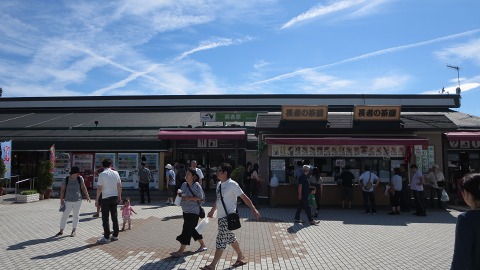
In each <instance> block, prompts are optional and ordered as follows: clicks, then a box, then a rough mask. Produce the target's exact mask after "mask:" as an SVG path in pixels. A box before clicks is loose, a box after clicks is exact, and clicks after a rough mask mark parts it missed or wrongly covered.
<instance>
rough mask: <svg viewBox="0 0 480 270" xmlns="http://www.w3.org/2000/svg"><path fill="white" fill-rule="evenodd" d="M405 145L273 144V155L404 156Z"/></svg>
mask: <svg viewBox="0 0 480 270" xmlns="http://www.w3.org/2000/svg"><path fill="white" fill-rule="evenodd" d="M404 155H405V146H404V145H272V156H273V157H403V156H404Z"/></svg>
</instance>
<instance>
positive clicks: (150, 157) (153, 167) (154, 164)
mask: <svg viewBox="0 0 480 270" xmlns="http://www.w3.org/2000/svg"><path fill="white" fill-rule="evenodd" d="M141 160H142V161H145V163H146V164H145V166H146V167H147V168H148V169H149V170H150V174H151V175H152V178H153V179H152V180H150V189H158V188H159V182H160V174H159V170H158V164H159V163H160V162H159V160H158V154H157V153H142V154H141Z"/></svg>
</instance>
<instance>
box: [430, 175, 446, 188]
mask: <svg viewBox="0 0 480 270" xmlns="http://www.w3.org/2000/svg"><path fill="white" fill-rule="evenodd" d="M433 175H434V176H435V179H437V186H438V187H439V188H443V187H445V181H444V180H442V181H438V178H437V175H436V174H435V173H434V174H433Z"/></svg>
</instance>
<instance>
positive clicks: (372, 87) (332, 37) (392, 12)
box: [0, 0, 480, 116]
mask: <svg viewBox="0 0 480 270" xmlns="http://www.w3.org/2000/svg"><path fill="white" fill-rule="evenodd" d="M479 11H480V1H478V0H465V1H446V0H422V1H413V0H409V1H408V0H345V1H310V0H302V1H298V0H278V1H276V0H242V1H238V0H234V1H230V0H217V1H213V0H185V1H180V0H162V1H154V0H131V1H127V0H115V1H106V0H104V1H93V0H90V1H82V0H76V1H57V0H43V1H37V0H23V1H18V0H2V1H1V2H0V22H1V23H0V86H2V87H3V89H4V94H3V96H4V97H31V96H84V95H92V96H101V95H186V94H193V95H195V94H212V95H213V94H249V95H255V94H259V93H264V94H272V93H276V94H295V93H299V94H425V93H429V94H439V91H440V90H441V89H442V87H444V88H445V90H446V92H449V93H454V92H455V88H456V87H457V71H456V70H455V69H451V68H448V67H447V66H446V65H452V66H459V67H460V83H461V88H462V107H461V108H460V109H459V110H460V111H463V112H466V113H470V114H474V115H479V116H480V106H478V101H479V100H480V15H479ZM444 94H446V93H444Z"/></svg>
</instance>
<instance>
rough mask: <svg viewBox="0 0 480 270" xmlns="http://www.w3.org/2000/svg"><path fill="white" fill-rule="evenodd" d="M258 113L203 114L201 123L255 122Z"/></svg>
mask: <svg viewBox="0 0 480 270" xmlns="http://www.w3.org/2000/svg"><path fill="white" fill-rule="evenodd" d="M257 113H258V112H201V113H200V121H201V122H255V121H257Z"/></svg>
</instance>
